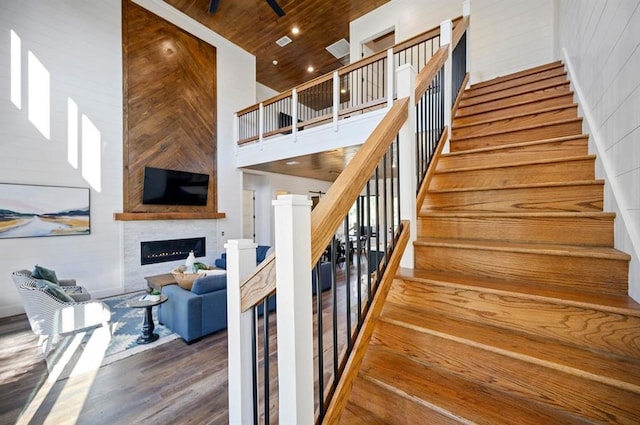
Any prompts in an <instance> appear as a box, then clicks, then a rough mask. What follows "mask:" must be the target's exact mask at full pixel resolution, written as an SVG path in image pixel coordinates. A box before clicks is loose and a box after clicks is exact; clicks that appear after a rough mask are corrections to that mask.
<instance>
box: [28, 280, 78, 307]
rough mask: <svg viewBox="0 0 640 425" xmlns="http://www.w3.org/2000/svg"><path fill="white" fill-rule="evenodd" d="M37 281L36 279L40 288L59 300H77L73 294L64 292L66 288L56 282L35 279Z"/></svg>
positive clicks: (67, 301) (66, 301)
mask: <svg viewBox="0 0 640 425" xmlns="http://www.w3.org/2000/svg"><path fill="white" fill-rule="evenodd" d="M35 281H36V286H37V287H38V288H40V289H44V291H45V292H46V293H48V294H49V295H51V296H53V297H54V298H57V299H58V300H60V301H62V302H65V303H69V302H71V303H73V302H75V300H74V299H73V298H72V297H71V295H69V294H67V293H66V292H64V290H62V288H60V287H59V286H58V285H56V284H55V283H53V282H50V281H48V280H45V279H35Z"/></svg>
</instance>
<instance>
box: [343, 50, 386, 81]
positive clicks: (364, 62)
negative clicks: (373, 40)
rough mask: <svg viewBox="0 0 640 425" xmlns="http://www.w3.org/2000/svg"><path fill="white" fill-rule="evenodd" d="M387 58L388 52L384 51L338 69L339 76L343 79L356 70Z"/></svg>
mask: <svg viewBox="0 0 640 425" xmlns="http://www.w3.org/2000/svg"><path fill="white" fill-rule="evenodd" d="M386 57H387V52H386V51H385V50H383V51H381V52H378V53H375V54H373V55H371V56H367V57H366V58H363V59H360V60H359V61H357V62H354V63H352V64H350V65H346V66H343V67H342V68H340V69H338V75H339V76H341V77H342V76H343V75H346V74H348V73H350V72H351V71H353V70H355V69H360V68H363V67H365V66H367V65H371V64H372V63H374V62H377V61H379V60H380V59H384V58H386Z"/></svg>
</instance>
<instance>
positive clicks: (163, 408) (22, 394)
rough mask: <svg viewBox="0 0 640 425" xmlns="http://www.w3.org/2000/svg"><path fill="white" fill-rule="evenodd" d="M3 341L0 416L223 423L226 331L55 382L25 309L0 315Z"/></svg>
mask: <svg viewBox="0 0 640 425" xmlns="http://www.w3.org/2000/svg"><path fill="white" fill-rule="evenodd" d="M0 347H1V348H0V361H1V366H0V386H1V388H2V390H1V391H0V412H2V413H0V423H3V424H10V423H25V424H26V423H38V424H40V423H55V424H100V423H112V424H133V423H157V424H165V423H166V424H169V423H183V424H187V423H199V424H200V423H207V424H226V423H228V412H227V405H228V402H227V333H226V331H221V332H218V333H216V334H213V335H209V336H207V337H204V338H202V340H200V341H198V342H196V343H194V344H192V345H187V344H186V343H185V342H184V341H183V340H182V339H177V340H174V341H171V342H168V343H166V344H164V345H162V346H160V347H158V348H154V349H152V350H148V351H145V352H142V353H139V354H136V355H134V356H131V357H128V358H126V359H123V360H120V361H117V362H114V363H111V364H109V365H106V366H103V367H101V368H100V369H98V370H97V371H96V372H95V373H91V372H90V373H85V374H83V375H80V376H76V377H71V378H68V379H64V380H61V381H58V382H54V383H49V382H48V381H47V375H48V372H47V366H46V364H45V362H44V360H43V359H42V356H41V355H40V351H39V348H38V337H37V336H35V335H34V334H33V333H32V332H31V329H30V327H29V324H28V322H27V320H26V318H25V317H24V316H15V317H12V318H8V319H2V320H1V321H0Z"/></svg>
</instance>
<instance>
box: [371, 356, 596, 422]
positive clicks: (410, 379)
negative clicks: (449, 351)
mask: <svg viewBox="0 0 640 425" xmlns="http://www.w3.org/2000/svg"><path fill="white" fill-rule="evenodd" d="M359 379H364V380H367V381H369V382H371V383H374V384H375V385H378V386H380V387H382V388H384V389H386V390H388V391H391V392H394V393H396V394H398V395H400V396H402V397H404V398H408V399H411V400H413V401H414V402H415V403H419V404H422V405H424V406H427V407H429V408H431V409H434V410H439V411H440V412H441V413H443V414H445V415H447V416H450V417H451V418H452V419H455V420H458V421H460V422H462V423H485V424H495V423H501V424H519V425H524V424H541V423H563V424H572V423H586V422H584V421H583V420H581V419H578V418H575V417H573V416H571V415H568V414H566V413H564V412H561V411H559V410H556V409H552V408H549V407H547V406H544V405H542V404H540V403H535V402H532V401H529V400H526V399H524V398H520V397H516V396H514V395H512V394H511V393H507V392H504V391H497V390H494V389H491V388H488V387H487V386H483V385H479V384H477V383H475V382H472V381H469V380H465V379H462V378H460V377H458V376H455V375H453V374H450V373H446V372H445V371H444V370H442V369H436V368H429V367H428V366H426V365H424V364H421V363H418V362H415V361H412V360H410V359H408V358H406V357H404V356H402V355H399V354H397V353H394V352H391V351H389V350H385V349H382V348H378V347H375V346H369V350H368V352H367V355H366V356H365V360H364V362H363V365H362V368H361V369H360V374H359ZM416 421H419V418H416ZM415 423H418V422H415Z"/></svg>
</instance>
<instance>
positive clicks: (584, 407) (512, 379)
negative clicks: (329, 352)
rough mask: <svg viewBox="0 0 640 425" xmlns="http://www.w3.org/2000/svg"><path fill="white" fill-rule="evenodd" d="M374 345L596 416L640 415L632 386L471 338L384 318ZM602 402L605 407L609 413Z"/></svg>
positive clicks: (622, 418) (624, 418) (631, 418)
mask: <svg viewBox="0 0 640 425" xmlns="http://www.w3.org/2000/svg"><path fill="white" fill-rule="evenodd" d="M371 347H375V348H377V349H380V350H381V351H383V350H384V351H388V352H391V353H394V354H399V355H402V356H404V357H406V358H408V359H409V360H410V361H412V362H414V363H416V364H418V365H423V366H425V367H427V368H430V369H436V370H446V372H447V373H448V374H450V375H451V376H452V377H458V378H461V379H464V380H467V381H469V382H471V383H474V384H476V385H481V386H484V387H486V388H490V389H492V390H497V391H502V392H505V393H512V394H513V395H514V396H516V397H522V398H523V399H524V398H526V399H527V400H530V401H532V402H535V403H545V404H547V405H549V406H552V407H553V408H558V409H560V410H563V411H566V412H569V413H570V414H576V415H577V414H579V415H582V416H584V417H586V418H588V419H592V420H595V421H603V420H611V419H613V420H614V421H619V423H627V424H630V423H634V424H635V423H637V422H635V421H637V420H640V411H637V409H635V404H636V403H635V402H636V400H637V398H638V393H637V392H635V391H633V390H629V389H626V388H620V387H617V386H612V385H609V384H608V383H601V382H598V381H595V380H592V379H590V378H589V377H587V376H582V375H574V374H571V373H567V371H564V370H561V369H559V368H549V367H548V366H549V365H543V364H538V363H535V362H532V361H529V360H531V359H527V358H518V357H517V356H508V355H505V354H504V353H502V352H499V351H498V350H485V349H483V348H484V347H482V346H480V345H473V344H469V343H468V340H467V341H460V340H456V339H453V338H446V337H444V336H443V335H436V334H433V333H428V332H420V331H419V328H418V329H415V328H412V327H410V326H402V325H400V324H395V323H389V322H387V321H381V322H380V323H379V324H378V326H376V332H375V333H374V335H373V337H372V342H371ZM371 347H370V349H371ZM632 387H634V386H632ZM585 388H589V391H585ZM634 389H635V387H634ZM603 407H606V408H607V412H606V413H604V412H603V411H602V408H603Z"/></svg>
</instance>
